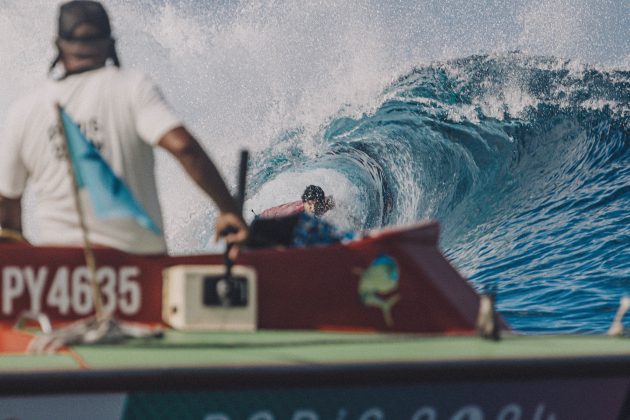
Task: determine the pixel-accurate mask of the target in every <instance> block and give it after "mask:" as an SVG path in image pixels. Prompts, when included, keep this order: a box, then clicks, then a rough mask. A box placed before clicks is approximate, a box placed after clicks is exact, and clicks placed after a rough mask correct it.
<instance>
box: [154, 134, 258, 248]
mask: <svg viewBox="0 0 630 420" xmlns="http://www.w3.org/2000/svg"><path fill="white" fill-rule="evenodd" d="M158 145H159V146H160V147H162V148H164V149H166V150H167V151H168V152H169V153H171V154H172V155H173V156H175V158H176V159H177V160H178V161H179V163H180V164H181V165H182V166H183V167H184V169H185V170H186V172H187V173H188V175H190V177H191V178H192V179H193V180H194V181H195V182H196V183H197V185H199V187H200V188H201V189H202V190H203V191H205V192H206V194H208V195H209V196H210V197H211V198H212V200H214V202H215V203H216V205H217V207H218V208H219V211H220V213H221V214H220V215H219V219H218V220H217V223H216V231H217V235H219V234H221V233H222V232H223V231H225V230H226V229H231V230H232V232H231V233H228V234H227V235H226V236H225V240H226V241H227V242H228V243H240V242H243V241H245V239H246V238H247V226H246V224H245V221H244V220H243V216H242V215H241V214H240V213H239V211H238V208H237V204H236V202H235V201H234V198H233V197H232V195H231V194H230V192H229V191H228V189H227V187H226V185H225V182H223V178H222V177H221V174H220V173H219V171H218V170H217V168H216V166H215V165H214V163H212V160H210V158H209V157H208V155H207V154H206V152H205V151H204V150H203V148H202V147H201V145H200V144H199V143H198V142H197V140H195V138H194V137H193V136H192V135H191V134H190V133H189V132H188V131H187V130H186V129H185V128H184V127H178V128H174V129H173V130H170V131H169V132H168V133H166V134H165V135H164V136H163V137H162V138H161V139H160V141H159V142H158Z"/></svg>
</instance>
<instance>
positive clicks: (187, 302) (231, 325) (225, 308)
mask: <svg viewBox="0 0 630 420" xmlns="http://www.w3.org/2000/svg"><path fill="white" fill-rule="evenodd" d="M231 279H232V280H231V282H230V283H229V284H230V285H231V286H229V287H227V289H226V285H227V284H228V283H226V282H222V280H225V266H223V265H178V266H174V267H170V268H168V269H166V270H164V272H163V293H162V319H163V320H164V322H166V323H167V324H169V325H170V326H171V327H173V328H175V329H179V330H197V331H202V330H203V331H255V330H256V328H257V324H258V312H257V306H258V305H257V285H256V281H257V279H256V271H255V270H254V269H253V268H251V267H245V266H239V265H237V266H234V267H232V275H231ZM226 290H230V291H231V292H230V293H228V295H229V297H226V293H225V291H226Z"/></svg>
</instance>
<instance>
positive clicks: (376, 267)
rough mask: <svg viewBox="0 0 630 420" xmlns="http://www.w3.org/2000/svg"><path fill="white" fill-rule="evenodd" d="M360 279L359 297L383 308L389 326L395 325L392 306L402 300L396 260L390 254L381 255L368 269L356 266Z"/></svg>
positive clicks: (369, 303)
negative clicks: (399, 291) (399, 292)
mask: <svg viewBox="0 0 630 420" xmlns="http://www.w3.org/2000/svg"><path fill="white" fill-rule="evenodd" d="M353 271H354V273H355V274H357V275H359V276H361V280H359V297H360V298H361V301H362V302H363V304H364V305H365V306H371V307H375V308H379V309H381V311H383V317H384V318H385V323H386V324H387V326H388V327H390V328H391V327H393V326H394V320H393V318H392V307H393V306H394V305H395V304H396V303H398V301H399V300H400V295H399V294H398V293H394V292H396V290H397V289H398V277H399V270H398V264H397V263H396V261H395V260H394V259H393V258H392V257H390V256H388V255H379V256H378V257H377V258H376V259H375V260H374V261H372V264H370V266H369V267H368V268H367V269H366V270H363V269H361V268H355V269H354V270H353Z"/></svg>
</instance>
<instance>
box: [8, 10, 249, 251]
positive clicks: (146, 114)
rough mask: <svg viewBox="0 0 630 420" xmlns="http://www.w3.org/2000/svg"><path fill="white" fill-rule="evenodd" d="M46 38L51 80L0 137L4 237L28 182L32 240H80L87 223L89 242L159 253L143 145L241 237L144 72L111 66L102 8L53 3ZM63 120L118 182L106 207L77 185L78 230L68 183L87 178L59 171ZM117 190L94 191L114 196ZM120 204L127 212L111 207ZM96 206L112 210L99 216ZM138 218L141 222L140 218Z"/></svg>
mask: <svg viewBox="0 0 630 420" xmlns="http://www.w3.org/2000/svg"><path fill="white" fill-rule="evenodd" d="M55 45H56V47H57V52H58V54H57V57H56V58H55V60H54V61H53V63H52V65H51V68H50V70H51V74H52V75H54V76H56V77H51V78H49V80H46V81H45V82H44V83H43V84H42V85H41V86H37V88H36V89H35V90H33V92H32V93H31V94H29V95H26V96H24V97H23V98H21V99H19V100H18V101H17V102H16V103H15V104H14V105H13V106H12V108H11V110H10V111H9V115H8V118H7V121H6V124H4V134H3V135H2V137H1V138H0V226H1V228H2V232H4V234H5V236H10V237H13V238H18V239H19V238H20V236H21V232H22V224H21V213H22V203H21V198H22V195H23V193H24V191H25V188H26V185H27V182H28V183H29V184H30V186H31V189H32V190H33V191H34V192H35V194H34V196H35V211H34V212H33V216H34V217H33V219H34V222H35V224H36V226H37V234H36V235H35V236H36V237H35V238H34V240H32V242H34V243H35V244H38V245H45V244H55V245H80V244H81V242H82V239H81V238H82V231H84V230H87V232H89V239H90V241H91V242H92V243H93V244H95V245H100V246H107V247H113V248H117V249H120V250H123V251H126V252H131V253H138V254H161V253H165V252H166V242H165V240H164V235H163V222H162V212H161V208H160V203H159V201H158V195H157V187H156V180H155V174H154V155H153V147H154V146H159V147H161V148H163V149H164V150H166V151H168V152H169V153H170V154H171V155H173V156H174V157H175V158H176V159H177V160H178V161H179V163H180V164H181V165H182V167H183V168H184V169H185V170H186V172H187V173H188V174H189V175H190V177H191V178H192V179H193V180H194V181H195V183H196V184H197V185H198V186H199V187H200V188H201V189H202V190H203V191H204V192H205V193H206V194H207V195H208V196H209V197H211V198H212V200H213V201H214V203H215V204H216V206H217V207H218V209H219V216H218V219H217V222H216V231H217V232H226V231H228V232H230V233H229V234H228V235H227V236H226V241H227V242H228V243H236V242H242V241H244V240H245V239H246V237H247V226H246V224H245V222H244V220H243V218H242V215H241V214H240V211H239V210H238V206H237V203H236V202H235V200H234V198H233V197H232V196H231V195H230V193H229V191H228V189H227V187H226V185H225V182H224V181H223V179H222V177H221V175H220V174H219V172H218V170H217V168H216V166H215V165H214V163H213V162H212V160H211V159H210V157H209V156H208V155H207V154H206V153H205V152H204V150H203V148H202V147H201V145H200V144H199V142H198V141H197V140H196V139H195V138H194V137H193V136H192V135H191V134H190V133H189V131H188V130H187V129H186V128H185V127H184V125H183V123H182V121H181V120H180V119H179V118H178V117H177V116H176V115H175V113H174V112H173V111H172V110H171V108H170V106H169V105H168V104H167V102H166V100H165V98H164V96H163V95H162V93H161V91H160V89H159V88H158V87H157V85H156V84H155V83H154V82H153V81H152V80H151V79H150V78H148V77H147V76H145V75H144V74H142V73H140V72H137V71H130V70H123V69H121V68H120V60H119V59H118V55H117V53H116V46H115V41H114V38H113V37H112V30H111V26H110V21H109V17H108V14H107V12H106V10H105V8H104V7H103V6H102V5H101V4H100V3H98V2H96V1H70V2H68V3H64V4H62V5H61V6H60V9H59V20H58V36H57V39H56V41H55ZM56 105H57V106H56ZM66 117H67V118H68V121H71V122H72V123H74V124H75V126H76V127H78V128H79V130H77V133H80V134H75V135H76V136H77V137H79V138H80V139H85V140H83V141H84V142H85V144H86V147H87V148H88V149H89V150H90V153H91V157H92V158H94V157H95V156H96V160H98V162H99V163H98V164H99V165H101V167H102V168H107V170H110V169H111V171H110V172H108V173H107V175H108V176H109V177H110V178H111V179H112V180H115V181H116V185H117V186H124V188H125V196H124V197H123V198H122V201H121V200H118V201H116V202H114V201H111V200H110V202H109V203H112V202H113V203H115V204H113V205H112V206H113V207H114V208H113V209H112V206H110V207H109V208H103V206H101V208H99V205H100V204H99V203H102V202H103V201H102V200H101V201H100V202H99V201H98V200H96V199H95V196H93V195H92V193H93V190H90V189H89V186H88V187H87V188H86V189H88V190H89V193H90V195H89V196H87V197H86V196H84V197H81V200H80V201H81V202H85V203H86V204H85V205H84V206H83V207H84V208H85V211H84V212H85V221H86V223H85V225H86V229H82V227H81V225H82V224H83V223H81V219H82V218H81V217H80V216H79V213H81V211H80V209H79V207H78V205H77V201H79V200H78V199H76V198H75V194H73V186H72V185H73V182H74V183H75V184H77V185H78V184H80V183H83V184H82V185H79V187H83V186H84V185H86V184H87V182H88V181H91V180H88V179H85V178H86V177H83V178H82V179H79V178H81V177H79V176H76V175H75V178H77V179H78V180H77V181H73V177H71V176H69V172H68V163H69V162H68V160H69V159H68V155H67V154H66V150H67V145H66V141H67V142H68V144H70V140H69V139H68V137H69V135H68V134H67V133H66V131H67V128H66V120H65V119H64V118H66ZM71 127H74V126H71ZM88 143H89V145H88ZM71 157H72V162H73V166H76V162H74V159H75V157H74V155H72V156H71ZM92 161H94V159H92ZM101 161H102V162H101ZM92 163H93V162H92ZM76 171H77V170H76V168H75V172H76ZM101 185H107V184H101ZM120 188H122V187H120ZM120 188H110V190H111V191H104V190H103V189H101V190H99V191H98V193H100V194H102V195H106V194H110V195H111V196H112V197H118V198H120V194H119V193H120ZM127 192H128V194H127ZM116 194H118V196H116ZM88 197H89V200H88ZM97 198H99V197H97ZM100 198H102V197H100ZM105 201H107V200H105ZM129 203H131V204H133V207H132V208H131V210H130V209H129V208H127V209H122V210H121V209H120V207H121V206H124V205H126V204H129ZM88 204H91V206H90V205H88ZM116 206H118V207H116ZM112 210H113V211H112ZM99 211H101V212H103V211H106V212H109V215H111V214H113V217H111V218H107V220H105V219H104V218H101V217H100V216H99ZM121 214H124V215H129V214H131V215H132V216H138V217H136V218H135V219H134V218H125V217H120V215H121ZM140 216H141V217H140ZM138 219H142V220H145V221H146V220H149V221H150V222H151V223H145V225H142V223H139V222H138ZM153 222H154V223H153ZM146 225H149V226H151V227H152V229H148V228H146Z"/></svg>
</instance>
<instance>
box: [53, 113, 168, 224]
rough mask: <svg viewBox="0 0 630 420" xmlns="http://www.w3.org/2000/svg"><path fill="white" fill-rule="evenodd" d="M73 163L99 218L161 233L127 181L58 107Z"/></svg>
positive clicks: (79, 186) (80, 185)
mask: <svg viewBox="0 0 630 420" xmlns="http://www.w3.org/2000/svg"><path fill="white" fill-rule="evenodd" d="M59 112H60V114H61V122H62V124H63V129H64V131H65V135H66V141H67V145H68V154H69V155H70V160H71V161H72V166H73V170H74V173H75V177H76V183H77V188H78V189H82V188H86V189H87V190H88V192H89V194H90V199H91V201H92V207H93V208H94V213H95V214H96V216H97V217H99V218H102V219H115V218H117V219H122V218H132V219H134V220H135V221H136V222H137V223H138V224H140V226H143V227H144V228H146V229H149V230H150V231H152V232H153V233H155V234H156V235H161V233H162V232H161V230H160V228H159V227H158V226H157V224H156V223H155V222H154V221H153V220H152V219H151V217H150V216H149V215H148V214H147V212H146V211H145V210H144V209H143V208H142V206H141V205H140V203H138V201H137V200H136V198H135V197H134V196H133V194H132V193H131V191H130V190H129V188H128V187H127V185H126V184H125V182H124V181H123V180H122V179H120V178H118V177H117V176H116V174H114V171H112V169H111V168H110V167H109V165H108V164H107V162H106V161H105V159H103V157H102V156H101V154H100V153H99V152H98V150H97V149H96V147H94V145H93V144H92V143H91V142H90V141H89V140H88V139H87V138H86V137H85V135H84V134H83V133H82V132H81V129H80V128H79V126H78V125H77V124H76V123H75V122H74V121H72V118H70V116H69V115H68V114H67V113H66V111H65V110H64V109H63V108H61V107H60V108H59Z"/></svg>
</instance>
